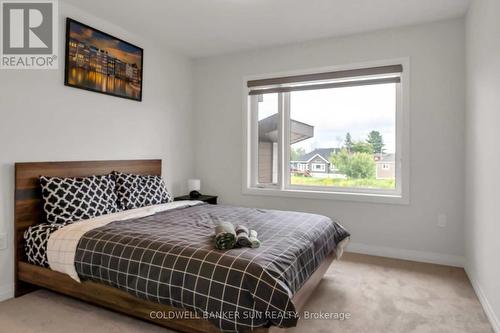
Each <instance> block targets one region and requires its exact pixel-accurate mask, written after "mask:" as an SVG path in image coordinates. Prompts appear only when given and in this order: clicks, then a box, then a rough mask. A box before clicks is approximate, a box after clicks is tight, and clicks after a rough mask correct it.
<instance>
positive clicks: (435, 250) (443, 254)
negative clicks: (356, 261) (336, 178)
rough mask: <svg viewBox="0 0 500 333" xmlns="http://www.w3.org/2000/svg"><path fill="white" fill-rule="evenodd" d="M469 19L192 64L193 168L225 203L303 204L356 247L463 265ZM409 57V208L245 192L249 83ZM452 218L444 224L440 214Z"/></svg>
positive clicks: (205, 187) (207, 190)
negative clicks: (248, 79) (245, 84)
mask: <svg viewBox="0 0 500 333" xmlns="http://www.w3.org/2000/svg"><path fill="white" fill-rule="evenodd" d="M464 55H465V46H464V22H463V20H462V19H458V20H451V21H445V22H440V23H433V24H426V25H422V26H414V27H405V28H399V29H393V30H385V31H379V32H374V33H369V34H361V35H353V36H348V37H344V38H335V39H329V40H319V41H314V42H308V43H302V44H296V45H289V46H282V47H277V48H270V49H262V50H256V51H247V52H241V53H236V54H229V55H226V56H219V57H211V58H205V59H199V60H196V61H195V68H194V84H195V99H194V100H195V107H194V110H195V152H196V156H195V159H196V163H195V165H196V171H195V172H196V175H197V176H198V177H200V179H201V180H202V192H204V193H211V194H218V195H220V196H221V201H222V202H223V203H227V204H235V205H242V206H256V207H263V208H277V209H288V210H302V211H309V212H314V213H320V214H325V215H328V216H331V217H335V218H338V219H340V221H341V222H342V223H343V224H344V225H345V226H346V227H347V228H348V229H349V230H350V231H351V233H352V235H353V236H352V241H353V244H352V246H351V250H356V251H364V252H370V253H375V254H381V255H393V256H399V257H406V258H411V259H417V260H426V261H437V262H442V263H450V264H457V265H460V264H462V259H463V255H464V251H465V250H464V242H463V239H464V235H463V215H464V209H463V204H464V198H463V196H464V195H463V193H464V176H465V173H464V166H463V164H464V149H463V147H464V143H465V141H464V113H465V110H464V109H465V107H464V103H465V100H464V91H465V87H464V76H465V69H464V65H465V60H464ZM407 56H409V57H410V58H411V59H410V61H411V89H410V99H411V160H410V165H411V180H410V181H411V194H410V200H411V203H410V204H409V205H387V204H369V203H354V202H345V201H329V200H310V199H295V198H278V197H258V196H250V195H242V188H241V183H242V182H241V179H242V167H241V165H242V147H243V143H242V125H241V124H242V119H241V115H242V112H241V107H242V98H243V96H242V80H243V77H244V76H246V75H257V74H266V73H275V72H283V71H292V70H299V69H307V68H318V67H326V66H335V65H343V64H349V63H359V62H368V61H374V60H383V59H392V58H400V57H407ZM440 213H444V214H447V217H448V226H447V227H446V228H439V227H437V219H438V214H440Z"/></svg>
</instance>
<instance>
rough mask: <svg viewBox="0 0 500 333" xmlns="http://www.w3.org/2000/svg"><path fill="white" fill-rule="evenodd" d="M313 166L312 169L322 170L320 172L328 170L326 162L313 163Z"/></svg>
mask: <svg viewBox="0 0 500 333" xmlns="http://www.w3.org/2000/svg"><path fill="white" fill-rule="evenodd" d="M311 166H312V171H320V172H325V171H326V168H325V164H324V163H311ZM316 166H320V168H319V169H317V168H316Z"/></svg>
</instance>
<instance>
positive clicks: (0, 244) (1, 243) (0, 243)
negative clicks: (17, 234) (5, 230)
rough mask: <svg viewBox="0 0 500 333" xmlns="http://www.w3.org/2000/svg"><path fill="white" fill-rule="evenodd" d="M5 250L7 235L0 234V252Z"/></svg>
mask: <svg viewBox="0 0 500 333" xmlns="http://www.w3.org/2000/svg"><path fill="white" fill-rule="evenodd" d="M6 248H7V234H0V250H5V249H6Z"/></svg>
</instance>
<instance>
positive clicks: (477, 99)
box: [465, 0, 500, 332]
mask: <svg viewBox="0 0 500 333" xmlns="http://www.w3.org/2000/svg"><path fill="white" fill-rule="evenodd" d="M466 36H467V37H466V45H467V114H466V132H467V135H466V138H467V144H466V151H467V155H466V161H467V167H466V169H467V176H468V177H467V188H466V199H467V200H466V203H467V205H466V213H467V214H466V228H465V230H466V232H465V235H466V238H465V240H466V244H467V251H466V252H467V266H466V269H467V273H468V274H469V277H470V278H471V280H472V282H473V285H474V287H475V289H476V292H477V294H478V296H479V298H480V299H481V301H482V303H483V306H484V308H485V310H486V313H487V314H488V316H489V317H490V320H491V322H492V324H493V326H494V327H495V328H496V331H497V332H500V321H499V318H500V264H499V260H498V257H499V254H500V241H499V236H500V215H499V202H500V200H499V194H498V189H499V188H500V178H499V172H500V145H499V142H500V2H499V1H498V0H476V1H474V2H473V3H472V5H471V8H470V11H469V13H468V15H467V29H466Z"/></svg>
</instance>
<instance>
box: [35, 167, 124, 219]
mask: <svg viewBox="0 0 500 333" xmlns="http://www.w3.org/2000/svg"><path fill="white" fill-rule="evenodd" d="M40 184H41V185H42V197H43V202H44V204H43V209H44V210H45V213H46V217H47V222H50V223H67V222H72V221H80V220H85V219H90V218H93V217H97V216H100V215H104V214H110V213H116V212H117V211H118V206H117V204H116V201H117V196H116V193H115V186H116V184H115V181H114V178H113V176H112V175H105V176H91V177H83V178H59V177H44V176H41V177H40Z"/></svg>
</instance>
